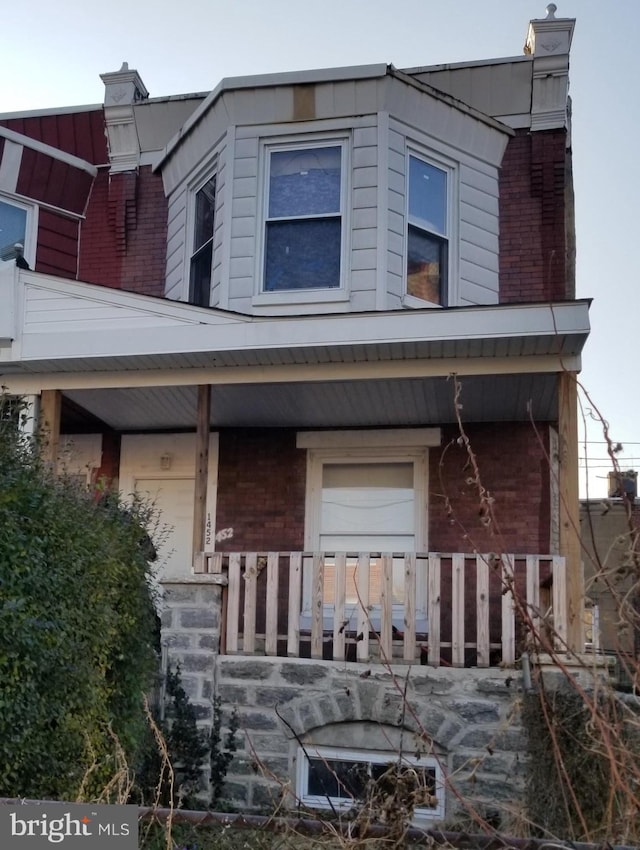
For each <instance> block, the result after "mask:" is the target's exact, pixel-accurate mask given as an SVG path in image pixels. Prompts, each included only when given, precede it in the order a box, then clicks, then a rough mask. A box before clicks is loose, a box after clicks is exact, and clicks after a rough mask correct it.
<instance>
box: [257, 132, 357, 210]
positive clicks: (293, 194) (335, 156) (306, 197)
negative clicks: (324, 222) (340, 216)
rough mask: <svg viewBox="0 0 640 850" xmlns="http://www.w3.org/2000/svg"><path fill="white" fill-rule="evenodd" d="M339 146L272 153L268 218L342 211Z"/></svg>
mask: <svg viewBox="0 0 640 850" xmlns="http://www.w3.org/2000/svg"><path fill="white" fill-rule="evenodd" d="M341 159H342V151H341V148H340V147H322V148H303V149H301V150H290V151H273V152H272V153H271V171H270V174H269V218H294V217H296V216H302V215H326V214H327V213H339V212H340V164H341Z"/></svg>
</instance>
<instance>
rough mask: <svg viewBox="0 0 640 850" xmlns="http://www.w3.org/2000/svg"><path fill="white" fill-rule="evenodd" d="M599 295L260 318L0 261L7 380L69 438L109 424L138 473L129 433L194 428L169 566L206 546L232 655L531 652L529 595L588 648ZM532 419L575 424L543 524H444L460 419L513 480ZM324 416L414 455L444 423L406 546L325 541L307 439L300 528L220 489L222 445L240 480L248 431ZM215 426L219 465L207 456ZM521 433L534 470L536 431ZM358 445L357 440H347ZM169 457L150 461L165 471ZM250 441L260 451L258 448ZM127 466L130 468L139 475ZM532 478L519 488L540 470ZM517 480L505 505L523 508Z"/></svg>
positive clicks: (205, 573)
mask: <svg viewBox="0 0 640 850" xmlns="http://www.w3.org/2000/svg"><path fill="white" fill-rule="evenodd" d="M3 306H6V307H7V310H6V311H4V312H3V309H2V308H3ZM587 312H588V304H587V303H586V302H567V303H562V304H533V305H487V306H475V307H458V308H448V309H440V310H428V309H425V310H411V311H408V310H404V311H387V312H380V313H362V314H341V315H326V316H316V317H298V316H283V317H270V318H259V319H256V318H250V317H246V316H241V315H239V314H231V313H225V312H224V311H219V310H211V309H206V308H199V307H194V306H191V305H185V304H179V303H175V302H170V301H166V300H164V299H157V298H150V297H145V296H140V295H134V294H132V293H125V292H118V291H112V290H107V289H105V288H102V287H97V286H91V285H88V284H82V283H77V282H70V281H62V280H60V279H57V278H51V277H49V276H46V275H38V274H35V273H32V272H20V273H16V274H15V276H12V279H11V280H9V279H8V278H5V280H4V281H0V315H1V316H2V317H3V318H2V322H1V323H0V337H2V339H0V376H1V378H2V383H3V384H4V385H5V386H6V387H7V388H8V390H9V392H11V393H15V394H19V395H26V396H29V397H31V398H33V399H34V400H36V401H38V400H39V407H40V418H41V421H43V422H45V423H46V425H47V427H48V431H49V443H48V450H49V452H50V454H51V456H52V458H53V457H55V456H56V454H57V446H58V441H59V438H60V435H61V434H65V433H66V434H69V433H71V434H80V433H93V432H100V433H101V435H102V446H103V451H102V462H103V467H104V459H105V451H104V446H105V440H106V441H107V442H109V443H110V444H112V445H113V446H114V447H117V451H116V450H115V449H114V452H113V455H114V461H113V464H112V469H113V473H114V475H113V477H114V478H118V476H119V477H120V487H121V489H122V482H123V476H122V473H123V469H122V464H121V461H120V445H121V444H123V440H124V439H125V437H126V439H127V440H129V442H131V441H132V439H133V437H135V439H136V440H138V441H140V442H141V444H144V442H145V441H146V440H147V438H149V440H150V439H151V436H153V437H154V438H155V437H158V438H159V436H160V435H162V434H167V433H169V432H171V433H176V434H180V435H183V436H184V435H187V434H191V435H192V437H193V441H192V443H191V444H190V445H191V448H190V451H191V461H190V464H191V465H190V467H189V469H190V470H191V471H187V472H185V476H190V477H191V479H192V481H193V486H192V491H191V492H192V499H193V502H192V505H193V509H192V511H191V512H190V517H189V520H188V521H189V524H190V529H191V532H192V533H191V534H190V535H189V537H190V540H186V539H182V540H181V542H180V557H181V559H182V563H183V564H184V565H185V566H186V569H185V571H184V573H183V574H182V575H181V576H180V577H179V576H172V577H171V579H172V580H174V579H175V580H178V578H180V580H181V581H183V582H185V583H188V582H189V581H190V574H191V569H190V568H191V564H192V561H193V563H194V565H195V566H194V568H195V572H196V575H194V576H193V579H195V580H197V579H198V578H199V577H203V578H205V577H206V578H207V579H208V580H209V581H211V582H212V583H214V584H215V583H219V584H220V585H221V586H222V587H224V590H223V601H224V605H223V609H222V610H223V612H224V614H223V624H222V640H223V649H224V650H225V651H226V652H227V653H234V652H237V653H245V654H252V653H263V654H266V655H290V656H291V657H305V656H306V657H310V658H323V657H329V658H332V659H336V660H342V659H343V658H344V659H352V658H353V660H365V659H367V660H368V659H375V658H378V659H381V660H384V659H394V660H396V659H397V660H399V661H404V662H407V663H428V664H431V665H438V664H440V663H444V664H451V665H454V666H463V665H472V666H488V665H491V664H494V663H512V662H513V660H515V659H516V658H517V656H518V653H519V652H520V651H521V649H522V647H523V646H524V645H525V642H526V633H525V631H523V629H522V627H521V625H518V624H519V623H520V624H521V623H522V612H523V611H526V612H528V616H530V617H533V618H534V619H537V620H539V619H542V620H544V621H545V622H546V621H547V619H548V618H550V616H551V612H552V611H553V617H554V627H555V629H556V631H558V630H560V632H559V633H560V634H561V635H566V640H567V643H568V644H569V645H571V646H573V647H576V648H579V645H580V642H581V640H582V634H581V632H582V624H581V600H582V583H581V579H580V569H579V552H578V549H577V542H575V541H574V537H575V534H574V529H575V527H576V525H575V524H574V520H573V517H577V446H576V443H575V373H576V372H577V371H578V370H579V366H580V352H581V349H582V346H583V344H584V340H585V339H586V336H587V334H588V315H587ZM531 423H536V424H538V425H541V424H542V425H543V426H544V427H545V428H546V427H547V426H548V427H549V428H552V429H554V430H556V431H557V434H558V446H557V451H556V452H555V455H554V453H553V452H549V457H548V462H549V467H550V468H551V471H549V472H548V477H549V486H548V490H547V495H545V497H544V500H545V503H547V502H548V503H549V504H547V508H548V511H549V513H550V518H549V520H544V522H548V523H550V524H551V526H552V528H550V530H549V531H548V533H546V532H545V534H546V543H544V545H543V544H542V543H540V544H539V545H536V544H535V542H532V537H531V535H529V537H527V534H526V533H525V532H526V528H525V527H524V526H522V528H523V531H522V532H521V531H519V528H520V527H521V526H518V525H517V524H516V523H512V524H511V527H510V529H509V533H508V535H507V538H508V539H507V541H506V545H500V546H498V545H497V544H496V546H495V550H497V554H493V555H492V554H489V553H491V551H492V550H493V549H494V545H493V544H488V543H486V542H485V541H484V539H481V540H480V542H478V540H474V534H471V535H470V534H469V533H468V531H467V532H466V531H465V530H464V527H463V524H459V531H457V530H456V529H457V528H458V526H456V528H453V527H450V528H448V529H447V530H446V533H445V531H442V529H443V528H444V527H445V526H446V525H447V523H448V522H449V520H448V519H447V516H446V499H447V496H446V493H445V494H443V493H442V492H441V491H442V487H441V482H438V474H439V472H440V470H439V461H438V456H439V455H440V454H441V453H442V452H443V449H444V447H445V445H449V444H453V445H456V438H458V437H460V429H459V426H460V424H462V426H463V427H464V428H472V429H473V428H476V429H478V428H480V427H482V428H483V429H484V432H483V433H484V439H485V443H487V442H490V441H492V442H493V450H492V453H490V458H491V459H490V463H491V464H492V467H491V474H492V476H493V479H494V480H499V478H500V469H499V461H498V462H497V463H496V458H497V457H499V450H500V441H501V440H502V439H504V436H505V435H507V436H508V432H509V430H510V429H512V427H513V426H514V425H517V426H518V427H520V428H521V430H522V429H524V428H525V427H526V428H530V436H529V438H528V439H529V441H530V443H531V444H532V445H533V444H534V443H535V441H536V437H535V432H534V428H533V427H532V424H531ZM425 426H428V428H425ZM312 429H315V433H318V432H326V433H328V434H331V433H332V432H335V431H336V430H339V429H340V430H342V431H343V432H345V433H349V432H350V433H352V434H353V435H354V439H357V440H361V439H362V436H361V435H362V434H364V433H373V432H374V431H375V433H377V434H378V435H379V438H378V439H379V440H380V439H385V435H386V433H387V431H389V430H392V431H393V432H394V435H395V436H394V440H393V441H391V442H389V443H387V446H388V448H387V449H385V450H384V451H383V450H382V449H381V445H382V444H381V443H380V442H378V443H376V445H375V447H374V448H375V451H376V452H377V453H378V454H377V457H376V458H374V460H384V461H385V462H388V463H391V464H397V463H400V461H404V460H406V454H407V453H406V452H405V455H403V454H402V451H403V449H402V443H403V441H404V442H405V443H407V442H408V443H409V444H411V442H412V440H415V439H416V436H415V435H416V434H417V433H418V432H419V431H424V430H432V431H433V432H434V433H435V432H438V439H437V440H435V441H434V442H428V441H427V442H426V443H424V442H423V446H422V447H421V449H420V451H423V449H424V452H423V455H422V456H420V457H418V455H417V454H416V456H415V458H414V457H411V458H410V463H411V465H412V470H413V473H412V474H413V476H414V479H415V480H416V481H418V480H419V479H420V475H419V474H418V473H419V471H420V470H422V469H423V468H427V469H428V470H429V477H428V484H427V482H426V478H424V482H423V483H422V484H421V485H420V486H421V487H422V489H423V490H424V493H423V495H422V496H420V498H421V499H422V501H420V499H419V498H418V497H417V496H416V498H415V499H414V502H413V504H414V515H415V522H414V524H413V527H412V529H409V531H407V530H406V529H403V530H402V533H400V532H399V533H398V535H396V536H397V538H398V540H400V539H401V538H402V540H401V542H400V543H399V545H397V546H396V545H391V544H389V546H388V547H387V549H386V550H385V551H383V550H379V549H378V548H377V547H376V546H375V545H368V544H367V542H366V541H360V542H358V543H357V545H355V546H351V545H350V544H342V545H344V549H338V548H337V545H338V544H337V543H335V542H329V544H328V545H327V540H331V539H332V538H331V537H330V535H329V537H327V535H326V534H324V536H323V529H322V528H318V527H315V528H314V526H313V521H312V520H311V518H310V511H309V503H310V502H309V498H310V497H309V493H308V492H307V497H306V502H307V503H306V505H305V489H304V488H305V483H304V481H305V477H306V479H307V481H308V480H309V471H308V467H305V463H306V462H305V461H304V454H303V451H302V449H297V448H296V445H295V442H294V443H293V444H292V446H291V449H290V450H287V451H288V452H289V453H288V454H283V455H282V458H281V460H280V461H279V462H280V463H282V464H287V463H288V461H289V459H291V458H292V457H293V456H294V454H295V452H297V455H296V458H297V460H296V461H295V462H296V464H297V465H298V467H297V478H296V482H295V488H294V489H295V492H292V493H291V494H290V497H289V501H288V502H287V503H286V504H285V503H284V501H283V504H282V510H281V513H282V514H291V515H293V514H295V516H296V522H297V525H296V526H295V528H292V529H289V532H288V537H287V539H286V540H285V539H284V538H282V536H281V537H278V533H279V532H278V533H276V531H275V530H273V529H272V528H271V525H270V522H269V521H268V520H265V521H264V522H263V521H262V518H261V520H260V528H261V529H262V530H259V529H257V528H256V527H255V522H254V527H251V520H252V517H251V516H250V515H249V516H248V517H240V514H242V513H243V512H244V513H248V514H250V510H249V505H248V504H247V502H246V499H245V500H244V501H243V498H242V492H243V491H240V490H238V489H237V488H236V490H234V491H233V492H232V493H231V489H230V488H231V485H227V488H226V490H225V488H224V487H223V486H222V479H221V476H220V471H221V469H222V465H224V464H226V473H225V474H226V475H227V478H228V479H230V478H231V477H232V472H231V467H232V465H233V463H236V460H232V458H231V453H230V450H229V449H228V448H227V447H229V446H232V445H233V452H234V455H233V456H234V458H240V459H242V457H243V453H244V449H243V445H242V439H241V437H238V436H236V435H238V434H239V433H240V432H242V434H244V435H245V437H246V435H247V434H253V433H257V432H262V433H264V434H267V436H268V435H274V438H275V437H276V436H277V435H280V434H285V433H289V434H293V435H295V433H305V432H308V431H311V430H312ZM441 431H442V434H440V432H441ZM492 431H495V433H494V434H493V435H492ZM445 432H446V433H445ZM123 435H124V436H123ZM150 435H151V436H150ZM216 435H220V457H219V464H220V468H219V469H218V467H215V468H214V466H212V463H211V451H212V442H211V441H212V437H213V436H216ZM403 435H407V439H405V437H404V436H403ZM269 439H271V438H270V437H269ZM287 439H288V438H287ZM234 441H235V442H234ZM290 442H291V441H290ZM262 445H263V446H268V445H270V443H269V440H268V439H267V438H265V440H264V441H263V444H262ZM428 446H430V447H431V448H430V450H429V451H430V454H429V451H427V449H428ZM519 446H520V449H519V450H521V451H523V460H522V463H523V469H526V462H527V461H526V458H525V457H524V455H525V454H526V448H525V441H524V440H521V441H520V443H519ZM545 450H546V449H545ZM262 451H264V449H263V450H262ZM266 451H267V452H269V451H270V449H268V448H267V449H266ZM358 451H359V449H358V447H357V446H353V445H351V446H347V448H346V454H345V455H344V456H345V457H346V456H348V455H349V454H352V455H355V456H357V455H358ZM463 451H464V447H463ZM536 452H538V453H539V450H538V449H536ZM244 454H246V453H244ZM367 456H368V457H373V455H372V453H371V452H369V453H368V455H367ZM166 457H167V456H166V455H164V456H163V455H160V454H159V455H158V458H157V459H156V461H154V462H155V463H157V465H158V469H159V470H160V469H161V468H162V464H163V463H164V462H165V460H164V459H163V458H165V459H166ZM251 457H252V458H253V460H252V461H251V462H254V463H259V461H260V457H261V455H260V454H259V450H256V453H255V454H254V455H252V456H251ZM300 458H303V459H302V460H300ZM357 459H358V458H357ZM407 463H408V462H407ZM535 463H537V464H538V465H539V463H538V459H536V461H535ZM421 464H422V466H421ZM406 465H407V464H406V463H405V466H406ZM464 465H465V459H464V458H462V460H461V464H460V466H461V469H463V468H464ZM184 468H185V469H186V468H187V467H186V465H185V467H184ZM256 468H257V467H256ZM305 468H306V472H305ZM99 471H100V470H99ZM245 472H246V470H245ZM284 472H285V469H284V467H283V468H282V471H280V472H278V471H274V470H271V471H270V472H269V473H268V475H267V476H266V477H270V478H271V484H270V488H271V489H270V490H269V492H270V493H271V494H272V495H273V494H279V493H281V492H282V491H283V488H282V487H280V485H279V483H278V482H279V481H280V479H281V476H282V474H283V473H284ZM176 474H177V473H176ZM460 474H461V476H462V477H461V478H460V482H462V484H463V483H464V474H463V473H462V472H461V473H460ZM536 475H538V472H536ZM141 477H143V476H141ZM126 480H127V482H129V481H132V482H133V483H134V485H135V480H136V478H135V475H133V474H131V475H129V478H127V479H126ZM420 480H422V479H420ZM574 480H575V484H574ZM522 482H523V483H522V486H523V488H524V489H523V491H522V492H523V494H524V493H526V491H527V487H528V484H527V481H526V476H523V478H522ZM245 484H247V485H249V487H250V484H251V482H250V480H249V481H246V482H245ZM462 484H460V486H462ZM243 486H244V485H243ZM287 486H288V485H287ZM307 486H308V485H307ZM416 486H417V485H416ZM456 486H458V485H456ZM474 486H475V485H474ZM470 489H472V488H470ZM244 492H250V490H249V491H244ZM417 492H418V491H417V489H416V493H417ZM505 492H506V491H505ZM509 492H511V491H509ZM230 494H231V495H232V496H233V498H230ZM265 498H266V499H268V498H269V496H266V497H265ZM509 498H510V497H509V496H508V495H507V496H506V498H505V499H504V501H503V503H502V505H501V507H500V509H501V511H504V514H505V515H506V516H508V515H509V513H511V512H512V509H513V503H511V504H510V502H509ZM535 498H537V496H536V497H535ZM535 498H534V497H533V496H530V497H529V501H530V502H531V504H532V505H533V504H534V503H535ZM436 499H437V500H438V504H437V510H436V502H435V500H436ZM320 501H321V500H320ZM574 502H575V509H574ZM471 504H472V505H473V503H471ZM480 507H481V506H480ZM418 508H419V509H418ZM251 509H253V506H251ZM478 509H479V508H478V505H477V504H476V507H475V510H476V514H477V513H478ZM265 510H266V512H267V513H268V505H267V504H266V503H265ZM469 518H471V519H472V521H474V522H476V524H478V523H477V519H478V517H477V516H476V517H475V519H473V518H472V517H471V514H469ZM287 521H289V522H290V523H291V524H292V525H293V523H292V521H291V520H290V517H288V518H287ZM438 522H439V523H440V529H441V530H440V532H439V536H438V534H436V533H435V532H434V527H435V524H437V523H438ZM536 522H542V521H541V520H539V518H537V517H536ZM227 525H232V526H234V527H235V536H234V538H233V539H232V540H227V541H224V543H223V544H222V545H220V546H217V547H215V548H216V549H218V551H213V552H212V551H211V550H212V548H213V547H212V545H211V544H212V541H213V539H214V538H215V532H216V529H218V530H219V529H221V528H224V527H225V526H227ZM316 526H317V522H316ZM285 536H286V535H285ZM542 536H544V535H542ZM323 539H324V545H322V542H323ZM329 546H330V547H331V548H329ZM476 552H484V553H485V554H484V555H477V554H475V553H476ZM444 553H446V554H444ZM399 577H402V581H399ZM516 611H517V612H518V613H517V615H516V613H515V612H516Z"/></svg>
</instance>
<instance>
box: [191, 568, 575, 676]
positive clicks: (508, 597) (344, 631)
mask: <svg viewBox="0 0 640 850" xmlns="http://www.w3.org/2000/svg"><path fill="white" fill-rule="evenodd" d="M195 564H196V566H195V572H197V573H219V574H220V573H221V574H224V575H226V577H227V583H226V587H225V588H224V591H223V617H222V624H221V631H222V634H221V643H222V650H223V651H224V652H226V653H228V654H234V653H237V654H244V655H247V654H249V655H250V654H255V653H259V654H263V655H273V656H275V655H288V656H290V657H310V658H332V659H334V660H337V661H345V660H347V661H371V660H376V659H377V660H380V661H383V662H384V661H389V662H391V661H393V662H394V663H398V662H400V663H402V662H404V663H422V664H430V665H433V666H439V665H440V664H450V665H452V666H455V667H463V666H478V667H489V666H492V665H494V664H500V663H501V664H512V663H513V662H514V661H515V660H516V658H517V656H518V654H519V652H520V651H521V649H522V647H523V646H524V645H525V642H526V639H527V634H528V633H531V632H532V631H533V632H534V633H538V634H546V635H547V636H548V637H549V639H553V640H554V641H555V642H556V644H560V645H561V644H562V643H563V641H564V640H565V637H566V580H565V563H564V558H562V557H560V556H554V555H511V554H509V555H500V556H499V555H492V554H488V555H476V554H465V553H450V554H444V553H439V552H431V553H423V552H418V553H415V552H406V553H404V552H403V553H375V552H374V553H372V552H358V553H353V552H265V553H260V552H233V553H223V552H205V553H200V554H199V556H198V557H197V558H196V562H195ZM394 620H395V621H396V623H398V622H399V623H400V625H399V626H398V625H395V624H394ZM551 636H552V637H551Z"/></svg>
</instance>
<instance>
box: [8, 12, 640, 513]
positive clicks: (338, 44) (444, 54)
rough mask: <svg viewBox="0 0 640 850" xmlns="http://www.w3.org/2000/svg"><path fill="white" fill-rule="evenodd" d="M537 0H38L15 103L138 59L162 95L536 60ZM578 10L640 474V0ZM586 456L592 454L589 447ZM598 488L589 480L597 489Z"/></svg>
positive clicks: (588, 367)
mask: <svg viewBox="0 0 640 850" xmlns="http://www.w3.org/2000/svg"><path fill="white" fill-rule="evenodd" d="M545 5H546V4H545V3H544V2H541V3H538V2H535V0H439V1H438V2H436V0H393V2H389V0H322V3H319V4H314V3H310V2H309V1H308V0H181V2H175V0H174V2H171V3H168V2H166V0H153V2H152V0H135V2H133V1H132V0H111V2H110V3H108V4H97V3H90V2H87V0H59V2H58V3H52V2H51V0H29V2H28V3H26V4H19V3H8V4H6V8H4V9H3V30H4V35H3V39H2V50H1V51H0V81H1V82H0V112H9V111H14V110H28V109H39V108H45V107H58V106H68V105H75V104H89V103H100V102H101V101H102V98H103V91H104V89H103V86H102V82H101V80H100V78H99V74H101V73H104V72H105V71H115V70H117V69H119V68H120V66H121V64H122V62H123V61H127V62H128V63H129V67H131V68H137V70H138V71H139V73H140V75H141V77H142V79H143V81H144V83H145V85H146V86H147V88H148V90H149V93H150V95H151V96H152V97H158V96H162V95H169V94H180V93H186V92H197V91H208V90H209V89H211V88H213V87H214V86H215V85H216V83H217V82H218V81H219V80H220V79H221V78H222V77H230V76H238V75H245V74H258V73H266V72H274V71H290V70H298V69H303V68H322V67H337V66H343V65H360V64H368V63H376V62H390V63H393V64H394V65H396V67H400V68H402V67H405V68H407V67H413V66H416V65H432V64H436V63H440V62H459V61H465V60H471V59H486V58H491V57H499V56H514V55H520V54H521V53H522V45H523V44H524V40H525V35H526V32H527V26H528V22H529V19H530V18H535V17H537V18H543V17H545V15H546V12H545ZM557 6H558V11H557V13H556V14H557V16H558V17H575V18H577V25H576V31H575V34H574V41H573V47H572V51H571V71H570V79H571V95H572V98H573V151H574V171H575V193H576V219H577V246H578V261H577V288H578V296H579V297H588V298H593V299H594V302H593V305H592V307H591V325H592V333H591V337H590V340H589V342H588V344H587V347H586V350H585V354H584V359H583V372H582V375H581V380H582V382H583V383H584V385H585V387H586V388H587V389H588V391H589V393H590V395H591V396H592V398H593V401H594V402H595V404H596V405H597V406H598V407H599V408H600V410H601V411H602V413H603V415H604V416H605V417H606V418H607V419H608V420H609V422H610V425H611V435H612V438H613V439H614V440H615V441H620V442H621V443H622V444H623V445H624V451H623V452H622V453H621V455H620V456H619V457H620V462H621V465H622V466H623V467H624V468H634V467H635V468H639V469H640V393H639V392H638V391H637V389H636V385H637V380H636V372H637V370H638V366H637V365H636V363H635V355H636V340H637V338H638V317H639V315H640V309H639V308H640V284H639V280H638V277H639V274H638V267H637V265H636V263H635V262H633V259H635V258H634V256H633V255H635V253H636V247H637V245H638V243H640V232H638V228H639V225H640V201H639V188H640V187H639V183H640V181H639V174H638V172H639V167H640V166H639V161H640V157H639V156H638V154H637V150H638V146H639V145H638V139H639V137H638V115H639V114H640V109H639V107H640V94H639V91H640V86H639V85H638V70H637V69H638V58H637V52H638V49H639V47H638V45H640V0H608V2H603V0H566V2H563V0H558V2H557ZM602 439H603V438H602V431H601V429H599V428H597V427H591V428H590V429H589V440H591V441H593V442H592V443H590V445H589V455H590V460H589V465H590V467H591V470H592V473H591V476H590V483H589V494H590V495H591V496H593V497H595V496H602V495H604V494H605V493H606V480H605V479H606V472H607V461H606V460H600V458H606V451H605V446H604V444H603V443H602ZM580 456H581V458H583V457H584V447H583V446H581V450H580ZM584 494H585V487H584V482H583V484H582V495H584Z"/></svg>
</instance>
